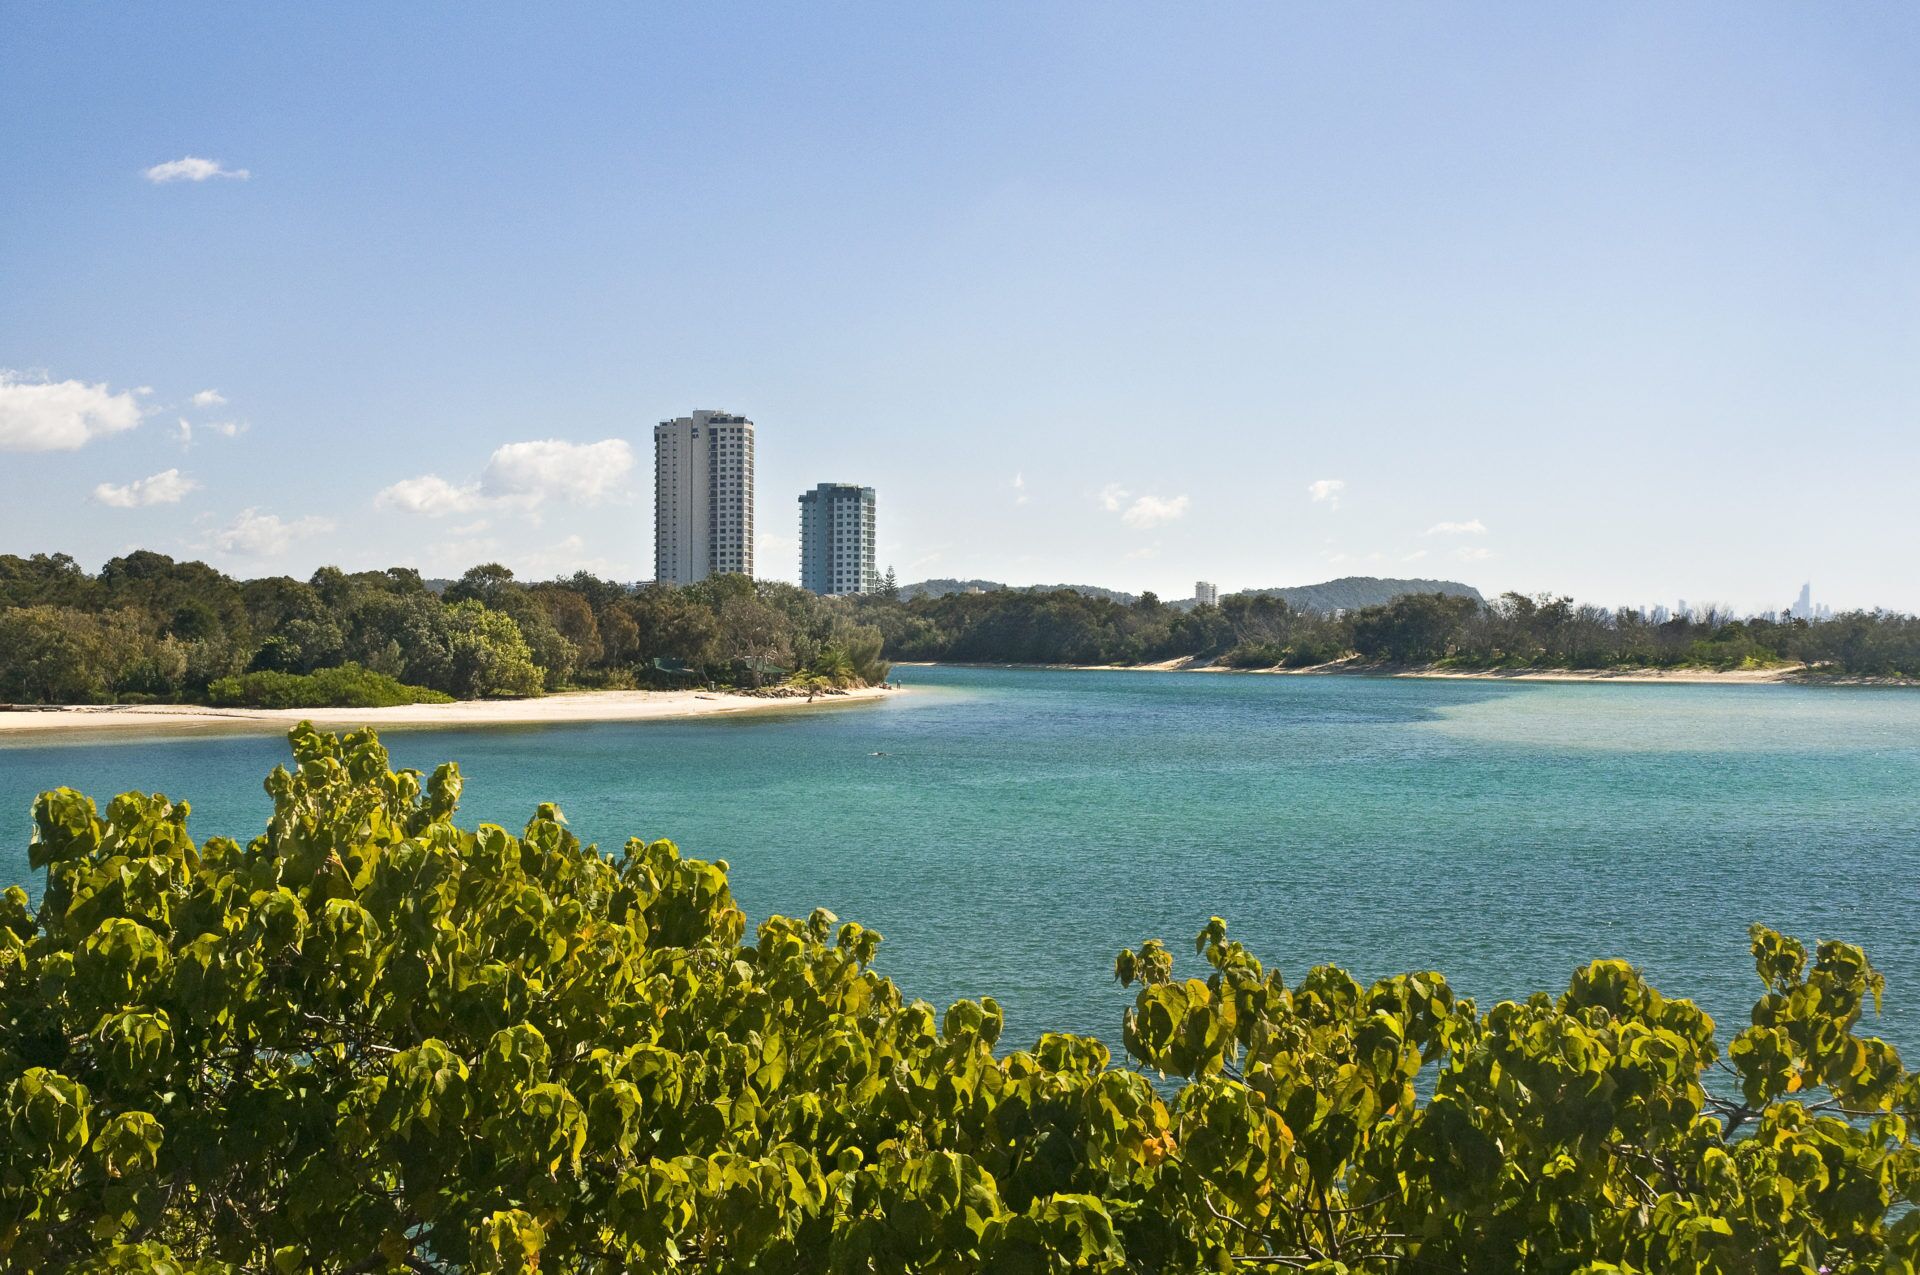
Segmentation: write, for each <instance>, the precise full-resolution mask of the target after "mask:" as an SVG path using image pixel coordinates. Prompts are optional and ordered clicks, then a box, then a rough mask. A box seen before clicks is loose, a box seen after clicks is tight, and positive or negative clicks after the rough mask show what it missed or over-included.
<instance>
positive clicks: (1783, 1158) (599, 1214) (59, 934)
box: [0, 724, 1920, 1275]
mask: <svg viewBox="0 0 1920 1275" xmlns="http://www.w3.org/2000/svg"><path fill="white" fill-rule="evenodd" d="M291 739H292V743H293V752H294V760H295V766H294V768H293V769H292V770H291V771H289V770H287V769H285V768H281V767H276V768H275V769H274V771H273V773H272V774H271V775H270V776H269V777H268V779H267V783H266V788H267V791H268V793H269V794H270V795H271V797H272V799H273V815H272V817H271V818H270V819H269V820H268V821H267V823H266V826H265V828H264V830H263V832H262V834H261V835H259V836H256V837H253V838H251V839H249V840H247V841H245V842H244V843H242V842H239V841H235V840H231V839H228V838H224V837H210V838H207V839H205V840H204V841H198V842H196V840H195V839H194V837H193V835H192V831H193V829H192V825H191V824H190V822H189V818H188V813H189V812H188V806H187V803H186V802H174V801H170V800H169V799H168V798H166V797H164V796H159V795H148V794H144V793H138V792H133V793H126V794H123V795H121V796H119V797H117V798H115V799H113V800H112V801H111V802H110V803H108V805H107V806H106V809H105V811H104V812H102V811H101V810H100V809H99V808H98V807H96V806H95V805H94V803H93V802H92V801H91V800H89V799H88V798H87V797H85V796H83V795H82V794H80V793H78V792H76V791H74V790H72V789H70V788H61V789H57V790H55V791H52V792H48V793H45V794H43V795H42V796H41V797H40V799H39V800H38V801H37V802H36V803H35V804H34V809H33V822H34V834H33V839H32V841H31V843H30V844H29V845H28V846H27V847H26V850H27V860H28V862H29V863H30V864H31V865H32V867H33V868H34V869H35V870H44V872H45V878H44V881H45V888H44V890H43V891H42V893H41V897H40V898H39V900H38V901H37V902H36V901H35V900H33V899H32V898H31V897H30V896H29V895H28V893H27V891H26V890H24V889H22V888H20V887H19V886H13V887H10V888H8V889H7V890H5V891H4V892H0V1128H4V1129H5V1130H6V1131H7V1136H6V1137H5V1138H0V1267H4V1268H5V1269H7V1270H9V1271H14V1270H17V1271H74V1272H81V1273H82V1275H92V1273H98V1275H105V1273H106V1272H126V1273H133V1272H144V1273H145V1275H187V1273H188V1272H192V1273H193V1275H239V1273H240V1272H243V1271H244V1272H264V1271H285V1272H294V1271H301V1272H315V1273H316V1275H456V1273H470V1275H481V1273H499V1275H507V1273H509V1272H511V1273H513V1275H537V1273H538V1272H541V1271H547V1272H558V1271H566V1272H580V1273H582V1275H620V1273H624V1272H629V1271H646V1272H662V1273H665V1275H672V1273H676V1272H681V1273H684V1275H696V1273H697V1275H960V1273H962V1272H974V1271H984V1272H994V1275H1069V1273H1070V1272H1083V1273H1085V1275H1205V1273H1208V1272H1229V1271H1243V1272H1259V1271H1303V1272H1313V1273H1314V1275H1400V1273H1403V1272H1434V1273H1435V1275H1439V1273H1442V1272H1473V1273H1474V1275H1682V1273H1685V1275H1760V1273H1762V1272H1766V1273H1768V1275H1913V1273H1914V1272H1915V1270H1916V1269H1920V1213H1916V1211H1915V1206H1916V1204H1920V1141H1916V1130H1920V1074H1917V1073H1915V1072H1914V1071H1912V1070H1910V1069H1909V1068H1908V1066H1907V1065H1906V1063H1905V1062H1904V1061H1903V1060H1902V1058H1901V1056H1900V1053H1899V1051H1898V1050H1897V1049H1896V1048H1895V1047H1894V1046H1893V1045H1892V1044H1889V1043H1888V1042H1887V1041H1885V1040H1883V1039H1881V1038H1879V1037H1878V1036H1876V1035H1874V1034H1873V1031H1872V1027H1873V1024H1872V1015H1873V1014H1874V1013H1876V1012H1877V1008H1878V1005H1879V1003H1880V1000H1881V997H1882V995H1883V993H1884V992H1885V991H1886V990H1887V987H1886V980H1885V978H1884V977H1883V976H1882V975H1881V974H1880V972H1879V971H1877V970H1876V969H1874V967H1873V966H1872V964H1871V963H1869V961H1868V959H1867V955H1866V953H1865V952H1863V951H1862V950H1861V949H1860V948H1858V947H1855V946H1852V945H1851V944H1848V943H1843V942H1837V941H1832V940H1829V941H1826V942H1822V943H1820V944H1819V945H1818V946H1817V947H1816V948H1813V949H1812V950H1809V948H1808V947H1807V946H1806V945H1804V944H1802V943H1800V942H1799V941H1797V940H1795V939H1793V938H1791V937H1788V936H1786V935H1783V934H1781V933H1779V932H1776V931H1774V930H1770V929H1768V928H1766V927H1765V926H1761V925H1756V926H1754V927H1753V928H1752V930H1751V934H1750V937H1751V952H1752V957H1753V970H1754V972H1755V974H1756V975H1757V976H1758V982H1757V985H1756V987H1755V991H1756V993H1757V999H1756V1001H1755V1003H1754V1006H1753V1010H1752V1013H1751V1016H1750V1017H1749V1018H1748V1021H1747V1022H1746V1023H1744V1024H1740V1023H1736V1024H1734V1025H1732V1026H1730V1027H1721V1026H1719V1025H1717V1024H1716V1023H1715V1022H1714V1020H1713V1019H1712V1018H1711V1017H1710V1016H1708V1015H1707V1014H1706V1013H1705V1012H1704V1011H1703V1010H1702V1009H1700V1008H1699V1007H1698V1006H1697V1005H1695V1004H1694V1003H1693V1002H1691V1001H1689V1000H1685V999H1682V998H1680V997H1677V996H1672V995H1667V994H1663V993H1662V992H1660V991H1658V990H1656V989H1655V988H1654V987H1653V986H1652V985H1651V984H1649V983H1648V981H1647V980H1646V979H1645V978H1644V977H1643V976H1642V974H1641V973H1640V971H1639V970H1637V969H1635V968H1634V967H1633V966H1631V965H1629V964H1627V963H1626V962H1625V961H1620V960H1596V961H1593V962H1592V963H1591V964H1588V965H1586V966H1584V967H1582V968H1580V969H1577V970H1575V971H1574V972H1573V974H1572V977H1571V978H1569V979H1568V980H1567V981H1566V983H1565V984H1564V989H1563V990H1558V991H1557V992H1556V991H1546V990H1542V991H1539V992H1536V993H1534V994H1533V995H1532V996H1529V997H1527V998H1526V999H1525V1000H1513V1001H1502V1002H1500V1003H1498V1004H1495V1005H1489V1006H1485V1007H1482V1006H1480V1005H1479V1004H1477V1003H1476V1002H1475V1001H1474V1000H1472V999H1470V998H1467V997H1463V996H1460V995H1458V994H1457V993H1456V992H1455V990H1454V988H1453V986H1452V985H1451V984H1450V983H1449V982H1448V980H1447V979H1446V978H1445V977H1443V976H1442V975H1441V974H1440V973H1438V972H1434V971H1418V970H1416V971H1413V972H1409V973H1405V974H1396V975H1391V976H1388V977H1385V978H1381V979H1378V980H1377V981H1375V982H1372V983H1371V984H1362V983H1361V982H1360V981H1358V980H1357V979H1355V978H1354V977H1353V976H1352V975H1350V974H1348V973H1347V972H1346V971H1344V970H1341V969H1339V968H1337V967H1334V966H1330V965H1320V966H1316V967H1314V968H1312V969H1308V970H1306V971H1303V972H1302V973H1300V974H1298V975H1295V976H1293V977H1291V978H1289V977H1286V976H1285V975H1283V973H1282V971H1280V970H1277V969H1273V968H1270V967H1268V966H1267V965H1265V964H1263V963H1262V962H1261V961H1260V960H1259V959H1258V958H1257V957H1256V956H1255V955H1254V953H1252V952H1251V951H1249V950H1248V949H1247V948H1246V947H1244V946H1243V945H1242V944H1241V943H1240V942H1238V941H1236V940H1233V939H1231V938H1229V937H1228V931H1227V925H1226V922H1224V921H1223V920H1221V919H1220V918H1218V917H1214V918H1212V919H1211V920H1210V921H1208V922H1207V924H1206V926H1205V928H1203V929H1202V930H1201V931H1200V932H1199V934H1198V935H1197V936H1196V938H1195V941H1194V951H1195V953H1196V955H1195V956H1194V957H1192V958H1184V959H1177V958H1176V955H1175V953H1174V952H1173V951H1172V950H1170V949H1169V948H1168V947H1167V946H1166V945H1165V944H1163V943H1161V942H1159V941H1157V940H1152V939H1149V940H1147V941H1146V942H1143V943H1141V944H1140V945H1139V946H1138V947H1136V948H1129V949H1126V950H1123V951H1121V952H1120V953H1119V954H1118V957H1117V959H1116V960H1115V962H1114V974H1115V976H1116V977H1117V978H1118V980H1119V981H1120V982H1121V983H1123V984H1127V985H1132V986H1135V987H1137V991H1136V993H1135V994H1134V996H1133V1000H1132V1005H1131V1007H1130V1008H1128V1009H1127V1010H1126V1012H1125V1014H1124V1016H1117V1017H1119V1020H1120V1021H1119V1022H1118V1023H1117V1026H1118V1027H1119V1031H1118V1033H1117V1036H1118V1042H1117V1043H1118V1044H1119V1045H1120V1046H1121V1047H1122V1048H1123V1049H1124V1050H1125V1058H1124V1060H1120V1059H1116V1058H1115V1057H1114V1055H1113V1053H1112V1052H1110V1048H1109V1046H1108V1045H1107V1044H1106V1043H1104V1042H1102V1041H1100V1040H1097V1039H1094V1038H1092V1037H1088V1036H1076V1035H1068V1034H1064V1033H1059V1032H1042V1033H1040V1034H1039V1035H1038V1036H1037V1037H1035V1036H1032V1035H1022V1036H1020V1037H1019V1038H1018V1039H1014V1038H1013V1037H1012V1034H1011V1033H1005V1032H1004V1029H1005V1028H1006V1020H1005V1015H1004V1014H1003V1012H1002V1010H1001V1007H1000V1006H999V1004H998V1003H997V1002H996V1001H995V1000H994V999H993V998H992V997H990V996H982V997H981V998H980V999H978V1000H961V1001H956V1002H954V1003H953V1004H952V1005H951V1006H949V1007H948V1008H947V1009H946V1011H945V1013H944V1014H943V1013H941V1012H939V1011H938V1010H936V1008H935V1007H934V1006H932V1005H930V1004H928V1003H927V1002H925V1001H921V1000H914V999H911V997H910V995H909V993H907V992H906V991H904V990H903V989H902V988H900V987H898V986H897V985H896V984H894V983H893V982H892V980H890V979H888V978H886V977H884V976H883V975H882V974H881V973H879V972H878V970H877V969H876V967H875V958H876V955H877V953H878V950H879V947H880V935H879V934H877V933H875V932H874V931H872V930H869V929H866V928H864V927H862V926H861V925H859V924H857V923H855V922H851V921H849V922H845V923H842V922H841V921H840V920H839V918H837V917H835V916H834V915H833V914H832V913H831V912H828V911H826V910H825V909H819V910H816V911H815V912H813V913H812V914H811V915H810V916H808V917H807V918H806V919H805V920H800V919H796V918H789V917H784V916H773V917H769V918H768V919H767V920H766V921H764V922H762V923H761V924H760V925H759V926H758V927H757V929H755V930H753V931H751V932H750V931H749V930H748V929H747V918H746V914H745V912H744V911H743V910H742V908H741V906H740V903H739V902H738V901H736V899H735V896H734V895H733V893H732V889H731V882H730V881H729V878H728V869H727V865H726V863H725V862H724V861H720V862H702V861H700V860H698V859H692V858H688V857H685V856H683V855H682V854H681V853H680V851H679V850H678V848H677V847H675V846H674V845H673V843H671V842H668V841H654V842H646V841H643V840H640V839H638V838H635V839H634V840H631V841H629V842H627V843H626V845H625V847H624V848H623V849H621V850H618V851H614V852H612V853H601V852H599V851H597V850H596V849H595V848H594V847H591V846H585V845H582V844H581V843H580V842H579V841H578V840H577V839H576V838H575V837H574V835H573V834H572V833H571V832H570V831H568V829H567V826H566V821H565V820H564V819H563V818H562V816H561V812H560V810H559V808H558V807H556V806H554V805H552V804H543V805H540V806H538V807H536V808H535V810H534V811H533V816H532V818H531V819H530V820H529V821H528V823H527V824H526V826H525V832H524V833H523V834H522V835H520V836H518V837H516V836H513V835H512V834H510V833H509V832H508V831H507V830H506V829H504V828H502V827H500V826H498V825H496V824H481V825H479V826H478V827H477V828H474V827H465V826H462V825H461V824H460V823H459V822H457V821H456V813H457V810H458V806H459V803H460V800H461V797H462V795H463V789H464V784H463V781H462V777H461V775H460V772H459V770H458V769H457V768H456V767H455V766H453V765H452V764H447V765H443V766H441V767H440V768H439V769H437V770H435V771H434V772H433V773H432V775H430V776H427V775H422V774H421V773H420V772H419V771H414V770H403V771H398V772H396V771H393V770H392V769H390V762H389V759H388V757H387V754H386V752H385V750H384V749H382V748H381V746H380V743H379V741H378V740H377V739H376V738H375V737H374V736H373V734H372V733H371V732H367V731H361V732H356V733H354V734H351V735H347V736H345V737H339V736H333V735H323V734H320V733H319V732H317V731H315V730H313V728H312V727H310V726H306V725H304V724H303V725H302V726H300V727H298V728H296V729H295V730H294V731H293V732H292V734H291ZM1156 1076H1157V1077H1161V1078H1164V1081H1168V1082H1171V1083H1161V1084H1157V1085H1156V1084H1155V1083H1154V1081H1153V1079H1152V1078H1151V1077H1156Z"/></svg>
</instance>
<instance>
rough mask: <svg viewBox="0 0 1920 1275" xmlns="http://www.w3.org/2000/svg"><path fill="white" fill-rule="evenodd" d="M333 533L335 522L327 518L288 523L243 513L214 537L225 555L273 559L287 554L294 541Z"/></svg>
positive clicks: (275, 516)
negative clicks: (275, 556) (278, 555)
mask: <svg viewBox="0 0 1920 1275" xmlns="http://www.w3.org/2000/svg"><path fill="white" fill-rule="evenodd" d="M332 530H333V522H332V520H331V519H327V518H295V519H293V520H292V521H291V522H289V521H288V520H286V519H284V518H282V517H280V516H279V515H278V514H263V513H261V512H260V511H259V510H258V509H242V510H241V511H240V514H239V516H238V517H237V518H235V519H234V520H233V521H232V522H231V523H229V524H227V525H226V526H225V527H223V528H221V529H220V530H219V531H216V532H214V533H213V544H214V547H215V548H217V549H219V550H220V551H221V552H223V553H237V554H243V555H245V556H247V557H252V558H270V557H273V556H274V555H276V554H281V553H285V552H286V551H287V547H288V546H289V545H291V544H292V543H293V542H294V541H295V540H300V539H304V538H305V537H307V536H317V535H322V534H324V533H325V532H329V531H332Z"/></svg>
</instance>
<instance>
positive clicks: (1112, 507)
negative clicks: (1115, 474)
mask: <svg viewBox="0 0 1920 1275" xmlns="http://www.w3.org/2000/svg"><path fill="white" fill-rule="evenodd" d="M1130 494H1131V493H1130V492H1128V491H1127V489H1126V488H1125V487H1122V486H1121V485H1120V484H1119V483H1108V484H1107V485H1106V486H1105V487H1102V488H1101V489H1100V494H1099V495H1098V496H1097V497H1095V499H1096V500H1098V501H1099V502H1100V507H1101V508H1102V509H1104V510H1106V511H1107V512H1108V513H1110V514H1117V513H1119V512H1120V511H1121V510H1122V509H1124V508H1126V505H1127V497H1128V496H1129V495H1130Z"/></svg>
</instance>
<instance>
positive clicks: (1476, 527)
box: [1420, 518, 1487, 536]
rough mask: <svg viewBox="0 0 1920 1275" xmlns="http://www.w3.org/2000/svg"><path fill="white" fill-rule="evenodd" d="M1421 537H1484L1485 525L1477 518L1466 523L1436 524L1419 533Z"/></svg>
mask: <svg viewBox="0 0 1920 1275" xmlns="http://www.w3.org/2000/svg"><path fill="white" fill-rule="evenodd" d="M1420 534H1421V535H1423V536H1484V535H1486V534H1487V525H1486V524H1485V523H1483V522H1481V521H1480V520H1479V519H1478V518H1474V519H1470V520H1469V521H1467V522H1436V523H1434V524H1433V525H1432V526H1431V527H1428V528H1427V529H1426V530H1425V531H1423V532H1421V533H1420Z"/></svg>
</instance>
